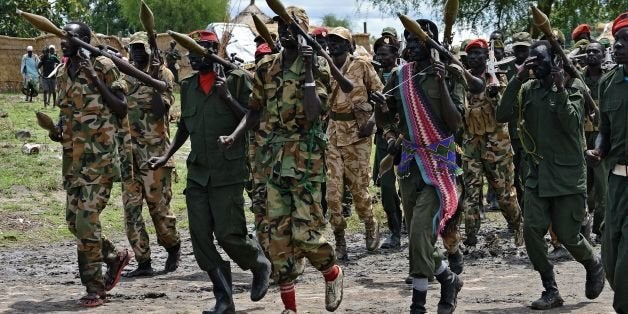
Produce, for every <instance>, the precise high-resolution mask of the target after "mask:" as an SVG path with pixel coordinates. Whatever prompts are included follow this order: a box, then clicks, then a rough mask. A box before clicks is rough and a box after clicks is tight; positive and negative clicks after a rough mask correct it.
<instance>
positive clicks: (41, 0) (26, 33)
mask: <svg viewBox="0 0 628 314" xmlns="http://www.w3.org/2000/svg"><path fill="white" fill-rule="evenodd" d="M16 9H20V10H22V11H24V12H29V13H35V14H39V15H42V16H45V17H47V18H48V19H49V20H51V21H52V22H53V23H56V24H57V25H59V24H61V22H62V18H61V16H60V14H58V13H57V11H55V9H54V6H53V4H51V3H50V2H49V1H48V0H12V1H6V0H4V1H0V18H1V19H2V22H1V23H0V35H6V36H12V37H35V36H39V35H41V32H40V31H39V30H38V29H36V28H35V27H33V26H32V25H31V24H29V23H28V22H27V21H26V20H24V19H23V18H22V17H20V16H19V15H17V14H16V13H15V10H16Z"/></svg>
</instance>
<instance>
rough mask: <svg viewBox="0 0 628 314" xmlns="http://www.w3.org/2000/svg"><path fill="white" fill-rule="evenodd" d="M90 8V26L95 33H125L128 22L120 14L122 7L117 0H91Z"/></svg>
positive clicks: (127, 30)
mask: <svg viewBox="0 0 628 314" xmlns="http://www.w3.org/2000/svg"><path fill="white" fill-rule="evenodd" d="M90 7H91V8H92V14H91V24H90V26H91V27H92V29H93V30H94V32H96V33H101V34H107V35H117V34H119V33H122V35H123V36H124V35H126V34H127V33H128V32H129V22H128V21H127V20H126V19H125V18H124V16H122V7H121V5H120V1H118V0H91V1H90Z"/></svg>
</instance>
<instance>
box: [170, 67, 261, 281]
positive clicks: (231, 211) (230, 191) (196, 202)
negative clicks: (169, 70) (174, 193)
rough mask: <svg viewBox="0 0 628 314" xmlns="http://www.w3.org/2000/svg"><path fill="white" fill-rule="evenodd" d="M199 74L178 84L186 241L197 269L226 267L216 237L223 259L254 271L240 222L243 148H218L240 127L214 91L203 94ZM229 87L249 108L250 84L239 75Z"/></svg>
mask: <svg viewBox="0 0 628 314" xmlns="http://www.w3.org/2000/svg"><path fill="white" fill-rule="evenodd" d="M199 79H200V75H199V74H198V73H196V74H193V75H192V76H190V77H188V78H185V79H183V80H181V120H180V122H179V127H180V128H185V130H187V132H188V133H189V134H190V142H191V146H192V150H191V152H190V155H189V156H188V159H187V167H188V178H187V186H186V188H185V192H184V193H185V200H186V204H187V208H188V219H189V225H190V237H191V239H192V247H193V249H194V256H195V257H196V262H197V263H198V265H199V267H200V268H201V269H203V270H205V271H211V270H213V269H215V268H217V267H219V266H223V265H224V262H223V260H222V258H221V257H220V254H219V253H218V251H217V250H216V247H215V245H214V236H215V238H216V240H217V241H218V244H219V245H220V246H221V247H222V248H223V249H224V250H225V252H226V253H227V255H229V257H230V258H231V259H232V260H233V261H234V262H236V263H237V264H238V266H240V268H242V269H245V270H246V269H251V268H254V267H257V265H258V262H257V261H256V259H255V258H254V256H257V255H258V248H257V244H256V243H255V241H254V240H252V239H251V238H249V237H248V236H247V230H246V219H245V217H244V196H243V191H244V183H245V182H246V180H247V179H248V169H247V165H246V155H247V154H246V143H245V141H244V140H242V139H240V140H237V141H236V142H235V143H234V144H233V146H232V147H231V148H230V149H229V150H225V151H223V150H221V149H219V147H218V137H219V136H221V135H224V134H229V133H231V132H232V131H233V130H234V129H235V128H236V126H237V125H238V123H239V119H237V118H236V117H235V116H234V115H233V113H232V111H231V109H230V108H229V105H228V104H226V103H225V102H224V101H223V100H222V99H221V98H220V96H219V95H218V92H217V91H216V90H215V88H214V87H212V89H211V90H210V92H209V94H207V95H206V94H205V93H204V91H203V90H202V89H201V86H200V83H199ZM226 84H227V87H228V89H229V91H230V93H231V94H232V95H234V97H235V98H236V99H237V101H238V102H239V103H241V104H246V103H248V98H249V95H250V92H251V85H250V82H249V80H248V79H247V77H246V74H245V73H244V72H243V71H241V70H235V71H232V72H231V73H230V74H229V76H228V77H227V82H226Z"/></svg>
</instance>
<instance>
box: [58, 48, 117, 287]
mask: <svg viewBox="0 0 628 314" xmlns="http://www.w3.org/2000/svg"><path fill="white" fill-rule="evenodd" d="M92 62H93V66H94V69H95V70H96V72H97V73H98V75H99V77H100V78H101V79H103V81H104V82H105V84H106V85H107V87H109V88H111V89H121V90H124V86H125V84H124V82H123V81H122V80H121V77H120V72H119V70H118V68H117V67H116V66H115V65H114V64H113V62H112V61H111V60H110V59H107V58H105V57H97V58H95V59H93V60H92ZM57 82H58V87H59V109H60V112H59V120H60V125H61V133H62V140H61V143H62V145H63V155H62V156H63V157H62V163H63V169H62V174H63V186H64V188H65V190H66V191H67V202H66V221H67V223H68V228H69V229H70V232H71V233H72V234H73V235H74V236H75V237H76V238H77V251H78V264H79V274H80V277H81V283H82V284H83V285H84V286H85V287H86V288H87V292H88V293H103V292H104V291H105V286H104V282H103V276H102V263H103V262H105V263H112V262H115V261H116V260H117V254H116V250H115V246H114V245H113V243H111V242H110V241H109V240H107V239H106V238H105V237H104V236H102V230H101V225H100V218H99V216H100V213H101V212H102V211H103V209H104V208H105V206H106V205H107V202H108V200H109V196H110V194H111V186H112V184H113V180H114V178H116V177H117V176H118V175H119V171H120V170H119V169H118V168H117V167H116V165H115V163H114V158H115V155H116V142H115V137H116V133H117V131H118V129H119V127H120V125H119V123H120V122H119V120H118V119H117V118H116V117H115V116H114V115H113V113H112V112H111V110H110V109H109V107H108V106H107V105H105V104H104V101H103V99H102V96H101V95H100V91H99V90H98V89H97V87H96V86H95V85H94V84H92V82H91V80H90V79H89V77H88V76H87V75H86V74H85V73H83V71H80V72H79V73H78V74H77V76H76V77H75V78H74V79H72V78H71V77H70V76H69V74H68V68H67V66H66V65H63V66H62V67H61V68H60V69H59V70H58V73H57Z"/></svg>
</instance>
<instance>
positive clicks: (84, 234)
mask: <svg viewBox="0 0 628 314" xmlns="http://www.w3.org/2000/svg"><path fill="white" fill-rule="evenodd" d="M111 186H112V183H106V184H92V185H84V186H78V187H72V188H69V189H68V190H67V200H66V210H65V220H66V222H67V224H68V229H70V232H71V233H72V234H73V235H74V236H75V237H76V239H77V253H78V264H79V274H80V277H81V283H82V284H83V285H84V286H85V287H86V289H87V292H88V293H90V292H95V293H100V292H104V291H105V284H104V281H103V276H102V263H103V262H104V263H109V262H114V261H115V260H116V257H117V253H116V248H115V246H114V245H113V243H111V241H109V240H107V239H106V238H105V237H104V236H103V235H102V227H101V225H100V213H101V212H102V211H103V209H105V206H106V205H107V202H108V201H109V196H110V195H111Z"/></svg>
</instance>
